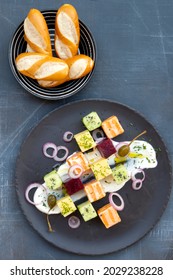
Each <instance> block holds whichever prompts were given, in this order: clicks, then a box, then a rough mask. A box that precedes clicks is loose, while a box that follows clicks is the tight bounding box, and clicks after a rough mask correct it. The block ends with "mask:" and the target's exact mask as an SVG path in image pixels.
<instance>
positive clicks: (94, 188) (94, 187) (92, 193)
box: [84, 180, 106, 202]
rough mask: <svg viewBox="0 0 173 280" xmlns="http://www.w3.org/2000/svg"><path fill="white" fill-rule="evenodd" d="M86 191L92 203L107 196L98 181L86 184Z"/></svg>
mask: <svg viewBox="0 0 173 280" xmlns="http://www.w3.org/2000/svg"><path fill="white" fill-rule="evenodd" d="M84 190H85V192H86V195H87V197H88V200H89V201H90V202H94V201H97V200H99V199H101V198H103V197H104V196H105V195H106V193H105V191H104V189H103V187H102V185H101V183H100V182H99V181H96V180H92V181H91V182H89V183H87V184H85V185H84Z"/></svg>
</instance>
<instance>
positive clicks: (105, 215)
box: [98, 203, 121, 228]
mask: <svg viewBox="0 0 173 280" xmlns="http://www.w3.org/2000/svg"><path fill="white" fill-rule="evenodd" d="M98 215H99V217H100V219H101V221H102V223H103V224H104V225H105V227H106V228H110V227H112V226H114V225H116V224H118V223H120V222H121V218H120V216H119V215H118V212H117V210H116V209H115V208H114V207H112V205H111V204H110V203H108V204H106V205H104V206H103V207H101V208H100V209H99V210H98Z"/></svg>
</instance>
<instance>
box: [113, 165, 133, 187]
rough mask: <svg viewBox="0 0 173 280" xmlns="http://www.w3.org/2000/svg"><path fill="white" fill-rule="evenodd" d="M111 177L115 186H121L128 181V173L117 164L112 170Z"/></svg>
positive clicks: (122, 166)
mask: <svg viewBox="0 0 173 280" xmlns="http://www.w3.org/2000/svg"><path fill="white" fill-rule="evenodd" d="M112 176H113V178H114V180H115V182H116V183H117V184H122V183H123V182H125V181H127V180H128V179H129V175H128V171H127V169H126V167H125V166H124V165H123V164H119V165H117V166H115V167H114V168H113V169H112Z"/></svg>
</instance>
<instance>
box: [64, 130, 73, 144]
mask: <svg viewBox="0 0 173 280" xmlns="http://www.w3.org/2000/svg"><path fill="white" fill-rule="evenodd" d="M72 139H73V133H72V132H71V131H66V132H65V133H64V135H63V140H64V141H65V142H70V141H71V140H72Z"/></svg>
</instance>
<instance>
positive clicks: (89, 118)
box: [82, 112, 102, 131]
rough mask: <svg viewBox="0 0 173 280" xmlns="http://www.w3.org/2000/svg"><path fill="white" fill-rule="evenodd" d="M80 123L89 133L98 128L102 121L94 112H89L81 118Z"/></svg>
mask: <svg viewBox="0 0 173 280" xmlns="http://www.w3.org/2000/svg"><path fill="white" fill-rule="evenodd" d="M82 122H83V124H84V125H85V127H86V128H87V129H88V130H89V131H92V130H94V129H96V128H98V127H100V126H101V124H102V121H101V119H100V118H99V116H98V114H97V113H96V112H91V113H90V114H88V115H86V116H85V117H83V119H82Z"/></svg>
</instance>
